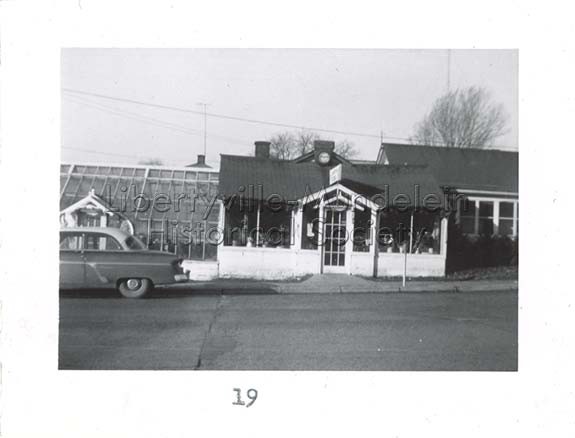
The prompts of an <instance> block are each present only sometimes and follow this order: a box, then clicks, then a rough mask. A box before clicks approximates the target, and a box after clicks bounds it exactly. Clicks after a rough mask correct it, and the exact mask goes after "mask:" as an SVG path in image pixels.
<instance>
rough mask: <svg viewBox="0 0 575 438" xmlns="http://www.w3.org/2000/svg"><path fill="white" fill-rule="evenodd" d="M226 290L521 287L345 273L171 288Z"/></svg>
mask: <svg viewBox="0 0 575 438" xmlns="http://www.w3.org/2000/svg"><path fill="white" fill-rule="evenodd" d="M173 288H176V289H185V290H190V291H197V292H207V293H222V294H223V293H225V294H233V293H240V294H247V293H253V294H266V293H268V294H274V293H280V294H306V293H397V292H487V291H513V290H517V289H518V282H517V280H411V281H407V284H406V286H405V288H403V287H402V283H401V281H398V280H389V281H386V280H376V279H373V280H372V279H367V278H363V277H357V276H352V275H345V274H324V275H313V276H312V277H310V278H307V279H305V280H303V281H293V282H290V281H263V280H242V279H237V280H233V279H217V280H212V281H206V282H189V283H180V284H178V285H173V286H170V289H173Z"/></svg>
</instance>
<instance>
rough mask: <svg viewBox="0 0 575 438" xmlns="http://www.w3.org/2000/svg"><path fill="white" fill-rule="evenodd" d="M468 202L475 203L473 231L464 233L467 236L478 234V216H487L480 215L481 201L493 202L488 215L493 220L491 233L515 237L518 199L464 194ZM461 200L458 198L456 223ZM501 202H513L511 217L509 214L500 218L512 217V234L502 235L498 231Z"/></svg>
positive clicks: (459, 217)
mask: <svg viewBox="0 0 575 438" xmlns="http://www.w3.org/2000/svg"><path fill="white" fill-rule="evenodd" d="M466 199H467V200H468V202H473V203H474V205H475V211H474V230H473V233H464V234H466V235H469V236H479V220H480V217H483V218H485V217H487V216H480V214H479V211H480V206H481V203H482V202H483V203H488V202H489V203H493V214H492V215H491V216H489V217H491V218H492V221H493V233H492V234H491V235H492V236H506V237H509V238H511V239H516V238H517V236H518V233H517V222H518V220H519V199H518V198H493V197H485V196H466ZM462 202H463V200H462V199H460V200H458V203H457V224H459V225H461V218H462V216H461V208H462ZM502 202H505V203H510V204H513V218H510V217H509V216H503V217H502V218H503V219H505V220H509V219H513V222H512V224H513V225H512V234H510V235H503V234H500V233H499V224H500V222H499V221H500V219H501V217H500V204H501V203H502Z"/></svg>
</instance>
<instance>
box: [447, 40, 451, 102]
mask: <svg viewBox="0 0 575 438" xmlns="http://www.w3.org/2000/svg"><path fill="white" fill-rule="evenodd" d="M450 88H451V49H447V92H448V93H449V89H450Z"/></svg>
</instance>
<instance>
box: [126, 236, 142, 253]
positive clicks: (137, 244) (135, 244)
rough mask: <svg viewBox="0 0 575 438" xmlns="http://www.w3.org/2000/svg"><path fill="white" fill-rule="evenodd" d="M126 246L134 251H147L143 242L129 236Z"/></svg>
mask: <svg viewBox="0 0 575 438" xmlns="http://www.w3.org/2000/svg"><path fill="white" fill-rule="evenodd" d="M126 246H127V247H128V248H130V249H133V250H139V249H146V246H145V245H144V244H143V242H142V241H141V240H140V239H138V238H136V237H134V236H128V237H127V238H126Z"/></svg>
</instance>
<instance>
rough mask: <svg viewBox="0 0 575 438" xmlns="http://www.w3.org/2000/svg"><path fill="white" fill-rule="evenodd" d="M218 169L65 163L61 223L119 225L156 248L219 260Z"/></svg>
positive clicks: (186, 256)
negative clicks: (214, 232)
mask: <svg viewBox="0 0 575 438" xmlns="http://www.w3.org/2000/svg"><path fill="white" fill-rule="evenodd" d="M218 176H219V175H218V171H217V170H214V169H211V168H209V167H207V166H205V167H197V166H196V167H194V166H188V167H166V166H145V165H131V166H126V165H102V164H76V163H74V164H72V163H63V164H61V167H60V225H61V226H62V227H68V226H116V227H120V228H123V229H125V230H126V231H128V232H130V233H132V234H134V235H136V236H138V237H139V238H140V239H142V241H143V242H144V243H146V245H147V246H148V247H149V248H150V249H162V250H165V251H169V252H172V253H174V254H177V255H179V256H180V257H182V258H185V259H191V260H216V258H217V242H210V241H209V239H206V230H210V229H213V228H215V227H217V226H218V218H219V203H218V202H217V200H216V196H217V192H218Z"/></svg>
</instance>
